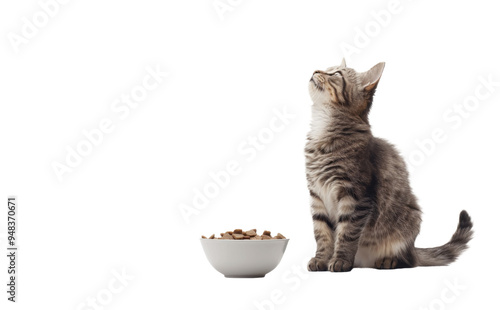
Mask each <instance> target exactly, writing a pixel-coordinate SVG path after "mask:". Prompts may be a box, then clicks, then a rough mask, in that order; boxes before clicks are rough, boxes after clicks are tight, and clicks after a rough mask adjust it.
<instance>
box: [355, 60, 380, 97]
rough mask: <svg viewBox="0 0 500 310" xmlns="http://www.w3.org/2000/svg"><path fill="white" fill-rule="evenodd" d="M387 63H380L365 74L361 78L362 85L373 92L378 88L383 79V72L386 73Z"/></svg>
mask: <svg viewBox="0 0 500 310" xmlns="http://www.w3.org/2000/svg"><path fill="white" fill-rule="evenodd" d="M384 67H385V62H380V63H378V64H376V65H375V66H373V67H372V68H371V69H370V70H368V71H366V72H365V73H363V75H362V77H361V84H362V85H363V87H364V89H365V90H367V91H371V90H373V88H375V86H377V83H378V81H379V80H380V77H382V72H384Z"/></svg>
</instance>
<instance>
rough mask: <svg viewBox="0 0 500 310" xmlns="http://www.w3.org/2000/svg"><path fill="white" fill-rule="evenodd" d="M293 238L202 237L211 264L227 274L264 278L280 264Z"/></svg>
mask: <svg viewBox="0 0 500 310" xmlns="http://www.w3.org/2000/svg"><path fill="white" fill-rule="evenodd" d="M288 240H289V239H272V240H225V239H203V238H202V239H201V245H202V246H203V250H204V251H205V255H206V256H207V258H208V261H209V262H210V264H211V265H212V266H213V267H214V268H215V269H216V270H217V271H218V272H220V273H222V274H223V275H224V276H225V277H226V278H261V277H264V276H265V275H266V273H268V272H270V271H271V270H273V269H274V268H276V266H278V264H279V262H280V261H281V258H282V257H283V253H285V250H286V246H287V244H288Z"/></svg>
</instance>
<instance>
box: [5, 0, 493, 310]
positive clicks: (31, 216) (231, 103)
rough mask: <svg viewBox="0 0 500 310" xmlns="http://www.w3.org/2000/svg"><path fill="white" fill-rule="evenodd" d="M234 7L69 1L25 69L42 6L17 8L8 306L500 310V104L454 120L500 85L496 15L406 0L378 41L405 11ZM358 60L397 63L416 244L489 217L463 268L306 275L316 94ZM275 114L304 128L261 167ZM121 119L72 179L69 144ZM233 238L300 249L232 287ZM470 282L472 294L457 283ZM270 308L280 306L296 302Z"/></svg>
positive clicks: (393, 129) (10, 63)
mask: <svg viewBox="0 0 500 310" xmlns="http://www.w3.org/2000/svg"><path fill="white" fill-rule="evenodd" d="M42 1H43V2H45V1H47V0H42ZM222 3H227V2H225V1H223V2H222ZM230 3H233V6H232V8H233V10H232V11H228V12H225V13H224V14H223V15H222V17H223V18H222V19H221V18H220V16H219V15H218V13H217V11H216V10H215V8H214V6H213V2H212V0H206V1H169V2H167V1H163V2H160V1H152V0H149V1H145V0H142V1H117V0H116V1H76V0H75V1H69V2H68V3H67V4H64V5H60V7H59V10H58V12H57V13H56V14H54V16H53V17H50V19H49V20H48V21H47V25H46V26H44V27H41V28H39V31H38V33H37V34H36V35H34V36H33V37H32V38H30V39H29V40H28V43H26V44H21V45H20V46H19V51H17V52H16V50H15V48H14V46H13V45H12V44H11V42H10V40H9V34H17V35H21V29H22V27H23V24H24V21H23V17H26V18H27V19H28V20H31V19H32V18H33V15H34V14H36V13H37V12H40V11H41V8H40V5H39V4H38V2H37V1H2V2H1V4H0V21H1V22H0V29H1V36H2V40H1V44H0V53H1V54H0V85H1V88H0V90H1V91H0V97H1V104H0V131H1V133H2V134H1V144H0V145H1V162H0V165H1V166H0V168H1V169H0V175H1V177H0V198H1V199H4V201H5V205H4V207H2V211H1V212H2V214H3V215H1V218H2V221H1V223H0V228H1V234H0V236H1V237H2V239H1V240H0V241H1V247H2V253H5V252H4V249H5V247H6V242H5V227H6V221H5V217H6V214H5V213H6V207H5V206H6V200H7V196H8V195H17V196H18V200H19V235H18V237H19V248H20V252H19V261H18V265H19V277H18V278H19V282H18V283H19V287H18V301H19V302H18V303H17V304H15V305H12V303H10V302H7V301H6V299H7V296H6V294H5V293H4V292H5V290H6V285H5V284H4V283H5V282H7V274H6V268H7V260H6V256H5V254H2V256H1V258H0V274H1V283H2V288H3V289H2V291H3V292H2V294H1V296H2V297H1V298H2V301H1V304H2V306H1V308H2V309H4V308H5V305H7V306H8V309H14V308H16V307H17V308H19V309H35V308H44V309H46V308H50V309H91V308H90V307H88V306H87V304H86V303H87V301H86V300H87V299H89V298H90V299H91V298H96V297H100V298H101V299H103V298H105V297H108V299H109V300H105V301H106V303H108V302H109V303H108V304H106V305H105V307H104V308H105V309H145V308H151V309H199V308H214V309H258V307H257V306H256V303H260V304H261V305H263V307H264V308H263V309H306V308H313V307H318V308H319V307H322V308H327V307H328V308H334V309H335V308H336V307H345V306H347V307H349V308H352V309H355V308H366V307H370V308H371V309H421V308H422V309H427V308H430V309H445V308H446V309H471V308H472V307H474V306H475V305H477V304H479V303H481V304H497V301H496V300H497V299H496V297H495V294H496V292H497V290H495V289H494V287H495V285H496V284H495V282H494V281H495V280H496V279H497V278H498V277H499V276H500V274H499V272H498V268H497V266H496V264H497V263H496V257H497V255H496V254H497V250H496V248H497V244H498V238H497V237H498V230H497V229H498V218H499V216H500V212H499V208H498V185H499V184H498V175H499V173H500V166H499V163H498V158H499V157H500V149H499V147H498V130H499V125H498V121H497V120H498V114H499V113H500V107H499V105H498V98H499V95H498V93H499V92H500V87H498V86H496V88H494V89H493V92H492V93H491V94H489V98H487V99H484V100H479V103H478V105H476V106H475V107H473V108H474V109H473V110H471V111H469V112H467V113H468V114H467V116H466V117H465V116H461V117H460V118H461V122H460V124H458V120H457V121H456V122H451V121H446V120H445V119H444V118H443V115H444V114H446V113H451V114H450V115H452V116H453V115H454V116H455V117H456V115H458V114H455V112H449V111H448V110H449V109H453V108H454V106H455V105H458V106H461V105H463V102H464V100H466V98H467V97H468V96H474V94H475V90H476V88H477V87H478V85H481V83H480V81H479V78H480V77H483V78H485V79H486V78H487V77H488V76H489V75H491V76H492V79H494V80H496V81H500V65H499V61H498V55H500V46H499V45H498V29H500V21H499V20H498V10H497V9H496V8H495V7H493V5H492V2H491V1H474V2H469V4H468V5H465V4H462V3H459V2H457V1H429V0H427V1H423V0H422V1H409V0H401V2H400V3H399V6H398V10H397V13H392V14H390V20H389V21H388V22H387V23H386V25H384V26H380V24H378V25H379V26H378V27H379V29H378V30H379V31H377V26H376V25H375V26H374V25H373V22H374V21H375V17H374V16H373V15H372V14H371V12H375V13H376V12H380V11H381V10H387V8H388V5H389V1H362V2H361V1H342V2H341V1H307V2H306V1H301V2H299V1H284V0H283V1H268V2H266V3H264V2H261V1H245V0H243V1H241V2H237V1H233V2H230ZM366 27H372V28H370V29H371V30H369V31H371V32H370V34H371V36H370V37H369V39H368V42H367V43H366V42H365V43H366V44H365V45H366V46H364V47H361V48H360V49H359V51H358V52H359V53H357V54H353V55H344V53H343V52H342V49H341V45H342V44H343V43H342V42H344V44H351V45H353V46H355V43H354V40H355V37H356V33H357V30H356V29H357V28H359V29H360V30H361V31H363V32H365V31H366V30H365V29H366ZM343 56H350V57H347V61H348V62H347V65H348V66H349V67H352V68H354V69H356V70H358V71H364V70H368V69H369V68H370V67H371V66H373V65H375V64H376V63H378V62H380V61H385V62H386V67H385V72H384V74H383V76H382V79H381V82H380V84H379V89H378V91H377V95H376V98H375V101H374V105H373V108H372V113H371V117H370V121H371V124H372V128H373V133H374V134H375V135H376V136H379V137H383V138H385V139H387V140H389V141H391V142H392V143H394V144H395V145H396V146H397V147H398V149H399V150H400V151H401V153H402V154H403V155H404V156H405V159H407V161H408V163H410V160H409V157H408V156H409V154H414V156H415V158H416V159H418V160H419V161H418V163H417V164H414V165H413V166H414V169H412V173H411V184H412V187H413V189H414V191H415V193H416V195H417V196H418V197H419V201H420V204H421V207H422V209H423V211H424V215H423V224H422V228H421V234H420V236H419V237H418V239H417V245H418V246H420V247H431V246H438V245H441V244H443V243H445V242H447V241H448V240H449V238H450V237H451V235H452V233H453V232H454V230H455V227H456V224H457V221H458V214H459V212H460V210H462V209H467V210H468V211H469V213H470V214H471V216H472V219H473V221H474V224H475V239H474V240H473V241H472V242H471V243H470V249H469V250H468V251H466V252H465V253H464V254H463V255H462V256H461V257H460V259H459V260H458V261H457V262H456V263H454V264H452V265H451V266H449V267H433V268H431V267H429V268H416V269H407V270H395V271H378V270H371V269H355V270H353V271H352V272H350V273H343V274H333V273H329V272H325V273H307V272H306V271H305V261H306V260H307V259H309V258H310V257H311V256H312V255H313V254H314V251H315V243H314V237H313V231H312V221H311V219H310V213H309V206H308V202H309V197H308V191H307V188H306V181H305V168H304V156H303V146H304V143H305V136H306V133H307V131H308V127H309V120H310V105H311V101H310V99H309V95H308V91H307V83H308V80H309V78H310V76H311V74H312V72H313V71H314V70H316V69H324V68H326V67H329V66H332V65H337V64H339V63H340V61H341V59H342V57H343ZM148 66H150V67H152V68H155V67H157V66H159V68H161V69H162V70H163V71H168V72H169V74H170V75H169V77H168V78H166V79H164V81H163V82H162V83H161V84H160V85H159V86H158V87H157V88H156V89H155V90H152V91H149V92H148V93H147V98H146V100H144V101H142V102H140V104H139V106H138V107H137V108H136V109H133V110H131V111H130V115H129V116H128V117H126V118H125V119H123V120H122V119H120V118H119V117H118V116H119V115H118V114H117V113H116V112H114V111H112V110H111V105H112V103H113V101H115V100H117V99H119V98H120V95H121V94H130V92H131V90H132V89H134V87H135V86H137V85H140V84H141V83H142V80H143V78H144V77H145V76H146V75H147V71H146V68H147V67H148ZM273 109H277V110H279V111H282V110H283V109H286V111H287V113H291V114H293V115H294V116H295V117H294V119H293V120H291V121H290V122H289V123H288V124H287V125H286V126H284V129H283V130H282V131H281V132H275V133H274V136H273V138H272V139H270V140H271V141H267V142H268V143H265V144H263V149H262V150H259V151H256V156H255V158H250V157H249V155H245V154H242V153H241V152H238V147H239V146H240V145H241V144H242V143H246V142H245V141H247V139H248V137H249V136H257V135H258V134H259V133H261V132H262V130H264V131H266V129H264V128H266V127H269V122H270V121H271V120H272V119H273V117H274V116H275V114H274V112H273ZM466 111H467V110H466ZM104 118H109V119H111V120H112V121H113V124H114V126H115V127H114V130H113V131H112V132H111V133H108V134H104V136H103V140H102V143H101V144H100V145H97V146H95V147H94V148H93V149H92V151H91V152H90V154H89V155H88V156H86V157H84V158H83V159H82V161H81V163H80V164H79V165H77V166H76V167H75V168H74V169H73V171H72V172H68V173H65V174H64V176H63V178H62V181H59V180H58V178H57V176H56V174H55V172H54V170H53V167H52V164H53V163H54V162H55V161H57V162H59V163H62V164H64V163H65V156H66V154H67V147H71V148H75V147H76V146H77V144H78V143H80V142H81V141H83V140H85V137H84V136H83V134H82V132H83V131H84V130H92V129H95V128H97V127H98V125H99V122H100V121H101V120H102V119H104ZM455 119H456V118H455ZM436 128H441V129H442V130H443V131H444V132H445V134H446V139H444V140H445V141H441V142H439V143H435V146H434V147H433V148H432V149H431V150H430V151H429V152H428V154H427V155H422V154H423V153H422V152H421V151H419V149H418V146H417V144H416V141H417V140H418V141H422V140H424V139H429V138H430V137H431V136H432V132H433V131H434V130H436ZM245 147H246V148H248V147H249V146H248V145H246V146H245ZM418 152H421V153H419V154H420V155H415V154H417V153H418ZM418 156H420V157H418ZM422 156H423V157H422ZM232 160H234V161H236V162H237V163H238V164H239V167H240V169H241V172H240V173H239V174H238V175H236V176H233V177H231V180H230V181H229V185H228V186H227V187H225V188H223V189H221V190H220V192H219V193H218V195H216V197H214V198H212V199H210V201H209V203H208V204H207V206H206V207H205V208H204V209H203V210H201V211H200V212H199V214H197V215H193V216H190V217H189V220H190V221H189V223H187V222H186V221H185V219H184V218H183V217H182V215H181V213H180V211H179V206H180V205H181V204H184V205H191V204H192V199H193V197H194V193H195V190H196V189H199V190H203V188H204V186H206V185H207V184H208V183H210V182H211V179H210V176H209V173H210V172H217V171H221V170H223V169H225V166H226V164H227V163H228V162H230V161H232ZM4 212H5V213H4ZM235 228H243V229H250V228H258V229H259V230H260V231H262V229H269V230H271V231H272V232H273V233H277V232H281V233H283V234H284V235H285V236H287V237H288V238H290V243H289V245H288V249H287V251H286V253H285V255H284V257H283V260H282V261H281V263H280V265H279V266H278V267H277V268H276V269H275V270H274V271H273V272H271V273H269V274H268V275H267V276H266V277H265V278H262V279H246V280H245V279H226V278H224V277H223V276H222V275H221V274H219V273H217V272H216V271H215V270H214V269H213V268H212V267H211V266H210V265H209V263H208V261H207V260H206V258H205V256H204V253H203V251H202V249H201V246H200V243H199V240H198V238H199V237H200V235H202V234H205V235H210V234H211V233H219V232H222V231H225V230H231V229H235ZM297 267H300V268H299V270H300V272H299V273H298V274H294V273H292V272H293V271H294V270H295V271H296V270H297ZM122 270H125V272H126V273H127V274H129V275H130V277H133V279H130V280H128V281H127V284H126V285H124V286H123V287H121V288H122V290H121V291H120V292H117V293H112V294H111V295H109V294H108V293H109V291H107V285H108V283H109V282H110V281H114V280H113V279H114V278H115V276H114V275H113V272H114V271H116V272H122ZM488 278H489V279H491V280H492V281H486V280H485V279H488ZM454 282H456V283H458V285H459V288H458V290H456V291H453V290H450V289H449V288H448V287H449V284H447V283H454ZM116 286H119V285H118V284H116ZM271 294H275V295H280V296H281V297H280V298H279V300H277V302H278V304H270V302H269V299H270V297H271ZM110 296H111V297H110ZM266 300H267V301H266Z"/></svg>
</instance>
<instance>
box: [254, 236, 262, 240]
mask: <svg viewBox="0 0 500 310" xmlns="http://www.w3.org/2000/svg"><path fill="white" fill-rule="evenodd" d="M254 238H255V240H262V236H255V237H254Z"/></svg>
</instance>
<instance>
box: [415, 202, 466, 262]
mask: <svg viewBox="0 0 500 310" xmlns="http://www.w3.org/2000/svg"><path fill="white" fill-rule="evenodd" d="M472 234H473V232H472V221H471V218H470V216H469V214H468V213H467V211H465V210H463V211H462V212H460V219H459V222H458V227H457V230H456V231H455V233H454V234H453V236H452V237H451V240H450V241H449V242H448V243H446V244H444V245H442V246H438V247H435V248H427V249H422V248H416V249H415V250H416V253H417V266H446V265H448V264H450V263H452V262H454V261H455V260H456V259H457V257H458V256H459V255H460V254H461V253H462V252H463V251H464V250H465V249H467V248H468V246H467V242H469V241H470V240H471V239H472Z"/></svg>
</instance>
